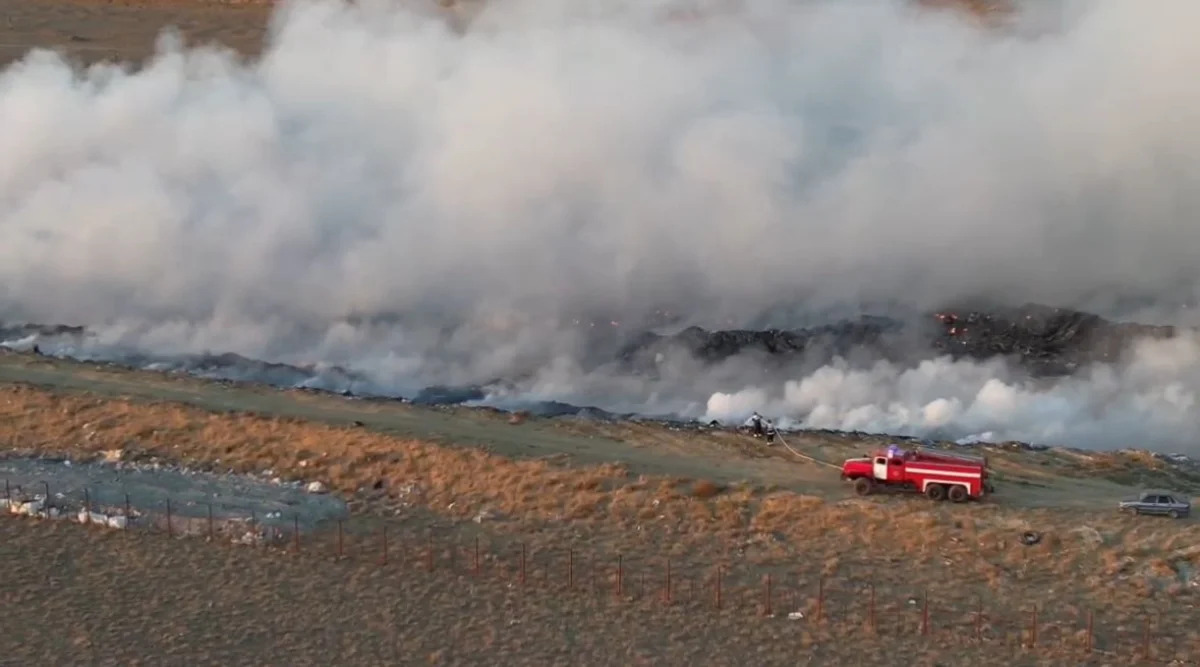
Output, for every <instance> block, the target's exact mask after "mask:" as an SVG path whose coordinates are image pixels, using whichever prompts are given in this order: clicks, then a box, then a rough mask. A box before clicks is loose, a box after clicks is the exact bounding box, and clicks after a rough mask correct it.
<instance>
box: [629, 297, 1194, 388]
mask: <svg viewBox="0 0 1200 667" xmlns="http://www.w3.org/2000/svg"><path fill="white" fill-rule="evenodd" d="M923 317H924V318H925V319H924V322H918V323H917V324H915V325H914V323H913V322H912V321H901V320H894V319H891V318H884V317H870V316H868V317H862V318H859V319H856V320H846V321H842V322H838V323H834V324H830V325H826V326H821V327H812V328H807V329H791V330H780V329H771V330H767V331H752V330H727V331H708V330H705V329H701V328H699V327H691V328H688V329H685V330H684V331H682V332H680V333H677V334H674V335H671V336H663V335H658V334H653V333H647V334H643V335H641V336H638V337H637V338H635V339H633V340H632V341H631V342H630V344H629V345H627V346H626V348H625V349H624V350H622V351H621V353H620V358H621V360H622V361H623V362H625V363H628V364H631V365H634V366H635V367H637V366H639V365H641V364H650V365H652V363H651V362H648V360H652V359H653V358H654V357H655V356H656V355H657V354H659V353H661V352H663V351H664V350H666V349H668V348H675V349H683V350H685V351H686V352H688V353H689V354H690V355H691V356H692V357H694V358H697V359H700V360H703V361H705V362H709V363H716V362H720V361H723V360H725V359H728V358H730V357H733V356H735V355H739V354H742V353H754V354H759V355H764V356H770V357H776V358H782V357H800V356H801V355H804V356H805V357H806V358H808V359H812V358H813V357H823V358H826V359H832V358H833V357H834V356H848V355H849V354H851V353H859V354H860V355H861V354H862V353H864V352H865V353H866V354H867V355H868V356H871V357H875V358H882V359H889V360H903V359H908V360H912V357H913V356H914V355H916V356H917V357H925V358H928V357H931V356H935V355H944V354H949V355H951V356H953V357H955V358H971V359H981V360H982V359H989V358H992V357H997V356H1000V357H1007V358H1009V359H1010V360H1012V361H1015V362H1017V363H1018V364H1020V365H1022V366H1024V367H1025V368H1026V369H1027V370H1028V371H1030V372H1031V373H1033V374H1035V375H1063V374H1069V373H1070V372H1072V371H1073V370H1074V369H1075V368H1077V367H1079V366H1081V365H1086V364H1088V363H1092V362H1113V361H1117V360H1118V359H1119V358H1120V356H1121V354H1122V352H1123V351H1124V350H1125V349H1127V348H1128V347H1129V346H1130V344H1131V343H1132V342H1133V341H1134V340H1136V339H1138V338H1144V337H1156V338H1168V337H1170V336H1172V335H1174V334H1175V329H1174V327H1165V326H1149V325H1141V324H1126V323H1117V322H1111V321H1108V320H1105V319H1104V318H1102V317H1100V316H1098V315H1094V314H1091V313H1085V312H1081V311H1076V310H1070V309H1066V308H1053V307H1049V306H1040V305H1034V304H1029V305H1024V306H1020V307H1016V308H1006V309H990V310H982V309H948V310H942V311H938V312H935V313H929V314H928V315H926V316H923ZM929 322H932V323H933V326H932V327H930V326H928V323H929Z"/></svg>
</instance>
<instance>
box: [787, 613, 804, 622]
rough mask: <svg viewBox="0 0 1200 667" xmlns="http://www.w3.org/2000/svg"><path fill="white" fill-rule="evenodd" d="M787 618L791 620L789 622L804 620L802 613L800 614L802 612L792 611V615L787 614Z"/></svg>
mask: <svg viewBox="0 0 1200 667" xmlns="http://www.w3.org/2000/svg"><path fill="white" fill-rule="evenodd" d="M788 618H789V619H791V620H793V621H800V620H803V619H804V612H802V611H793V612H792V613H790V614H788Z"/></svg>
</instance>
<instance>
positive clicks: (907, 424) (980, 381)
mask: <svg viewBox="0 0 1200 667" xmlns="http://www.w3.org/2000/svg"><path fill="white" fill-rule="evenodd" d="M775 389H776V391H773V392H771V391H768V390H765V389H760V388H748V389H744V390H742V391H739V392H735V393H716V394H714V395H713V396H712V398H710V399H709V401H708V406H707V414H706V418H707V419H717V420H721V421H733V420H739V419H744V418H745V417H746V416H748V415H749V414H750V413H751V412H752V411H758V412H762V413H764V414H776V415H782V416H784V417H785V419H788V420H792V421H795V420H799V421H800V422H801V424H802V425H803V426H805V427H808V428H818V429H833V430H843V431H866V432H871V433H891V434H896V435H910V436H918V437H927V436H931V435H934V436H941V437H949V438H955V439H967V440H982V441H989V442H1002V441H1008V440H1017V441H1022V442H1034V443H1043V444H1058V445H1068V446H1079V447H1095V448H1102V447H1109V448H1120V447H1136V448H1147V447H1150V448H1158V449H1162V448H1169V449H1174V450H1178V451H1189V450H1190V451H1193V452H1194V451H1196V439H1195V438H1196V434H1197V433H1200V414H1198V412H1197V408H1198V407H1200V406H1198V405H1197V395H1198V394H1200V338H1197V337H1196V336H1195V335H1190V334H1189V335H1184V336H1180V337H1178V338H1174V339H1170V340H1164V341H1143V342H1141V343H1139V344H1138V345H1137V346H1136V349H1135V350H1134V351H1133V353H1132V354H1131V355H1130V359H1129V361H1128V362H1127V363H1123V364H1120V365H1119V366H1117V365H1113V366H1110V365H1100V366H1095V367H1092V368H1089V369H1086V370H1085V371H1083V372H1081V373H1080V374H1079V375H1078V376H1076V377H1073V378H1070V379H1068V380H1061V381H1056V382H1053V383H1048V382H1042V383H1037V382H1033V381H1029V380H1023V379H1019V378H1017V377H1013V376H1012V375H1010V373H1009V372H1008V369H1006V368H1005V367H1004V365H1003V364H1002V363H999V362H993V363H985V364H976V363H970V362H966V361H959V362H954V361H952V360H950V359H949V358H948V357H944V358H941V359H934V360H929V361H925V362H923V363H921V364H919V365H917V366H915V367H909V368H901V367H897V366H894V365H892V364H888V363H879V364H876V365H875V366H874V367H871V368H868V369H852V368H848V367H847V366H846V365H845V364H842V363H835V364H831V365H829V366H825V367H823V368H821V369H820V370H818V371H816V372H815V373H813V374H811V375H809V376H807V377H804V378H802V379H799V380H795V381H788V382H786V383H785V384H784V385H783V386H782V388H775ZM785 425H786V422H785Z"/></svg>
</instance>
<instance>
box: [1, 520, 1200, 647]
mask: <svg viewBox="0 0 1200 667" xmlns="http://www.w3.org/2000/svg"><path fill="white" fill-rule="evenodd" d="M169 539H170V538H167V537H165V536H163V535H150V534H145V533H137V532H129V533H122V532H106V531H102V530H99V529H97V530H92V529H87V528H84V527H79V526H66V525H62V524H47V523H38V522H32V521H26V520H20V519H5V520H2V521H0V557H3V558H4V561H5V563H6V567H5V568H4V569H2V570H0V591H3V606H4V608H5V610H6V611H7V612H8V613H6V615H5V617H6V624H5V632H3V633H0V655H3V656H4V660H5V664H55V665H74V664H91V665H122V666H123V665H156V666H159V665H162V666H170V665H187V666H188V667H191V666H194V665H229V666H232V665H288V666H296V667H302V666H304V665H329V664H345V665H349V664H353V665H418V664H420V665H656V664H664V665H665V664H671V665H680V664H689V665H691V664H695V665H736V664H746V663H747V661H750V662H751V663H752V664H756V665H797V664H799V665H829V664H838V665H894V664H896V660H897V656H898V655H903V656H904V662H905V664H913V665H930V666H932V665H947V664H973V665H984V666H987V665H996V666H1001V665H1064V664H1074V665H1102V664H1129V663H1132V662H1135V661H1136V657H1137V650H1138V649H1137V643H1136V642H1134V643H1132V644H1125V645H1124V646H1122V647H1110V648H1118V649H1121V650H1123V653H1120V654H1113V653H1094V654H1093V655H1092V657H1091V658H1090V659H1089V658H1085V657H1084V654H1083V650H1082V647H1083V646H1084V644H1083V642H1082V637H1083V635H1082V633H1078V634H1073V635H1072V636H1070V637H1067V638H1064V637H1062V636H1055V635H1049V636H1048V635H1047V634H1043V635H1042V636H1041V638H1040V639H1039V640H1038V641H1039V643H1038V644H1037V645H1034V646H1027V647H1026V648H1021V646H1020V644H1019V642H1021V641H1025V642H1026V643H1029V642H1030V641H1032V639H1031V637H1029V636H1028V635H1026V638H1025V639H1024V640H1022V639H1020V637H1019V636H1018V634H1019V632H1017V633H1013V634H1012V635H1011V636H1010V637H1008V638H1007V639H1000V638H993V639H987V640H985V641H983V642H975V641H974V640H973V639H969V636H970V635H969V633H966V632H965V631H963V630H962V629H961V628H959V629H958V631H951V630H949V629H946V628H938V629H936V630H934V631H932V632H933V634H931V635H930V636H923V635H922V634H921V633H920V632H919V630H918V629H917V627H916V626H914V625H913V624H912V623H911V620H912V617H913V614H911V613H910V614H909V619H908V620H909V621H910V622H909V623H902V624H901V625H899V626H896V627H884V626H883V624H882V622H881V624H880V627H879V630H878V633H879V634H876V633H875V632H873V631H872V630H870V629H869V628H867V627H864V626H863V625H862V624H861V623H860V622H855V621H837V620H836V619H830V620H827V621H826V622H824V623H816V622H814V621H813V620H812V619H808V620H793V619H788V618H786V617H782V616H775V617H759V616H755V615H753V614H749V613H745V612H744V611H743V612H738V611H735V610H731V609H726V610H725V611H722V612H716V611H712V610H707V611H705V610H701V609H699V608H698V607H697V605H688V604H686V603H683V602H679V603H677V604H675V605H673V606H672V607H670V608H666V607H664V606H663V605H662V603H661V602H659V601H657V600H653V599H645V600H641V601H637V600H634V599H630V600H627V601H624V602H621V601H617V600H616V599H612V598H608V597H607V596H593V595H590V594H588V593H587V592H585V591H575V592H570V593H564V592H563V591H562V590H560V589H550V588H538V586H539V584H537V583H536V582H531V583H530V584H529V585H528V586H527V587H524V588H522V587H520V586H514V585H500V584H498V583H496V582H494V581H490V580H486V579H485V580H480V579H479V578H475V577H472V576H469V575H466V574H463V573H461V572H454V571H448V570H441V569H437V570H435V571H434V572H432V573H428V572H425V571H424V570H423V569H421V568H420V567H415V566H413V565H411V564H410V565H405V564H402V563H393V564H391V565H390V566H387V567H383V566H379V565H378V564H377V563H371V564H368V563H364V562H362V561H355V560H344V561H334V560H332V559H321V558H319V557H317V556H311V555H309V556H306V555H303V554H301V555H293V554H287V553H283V552H279V551H267V552H261V551H254V550H249V549H245V548H233V547H226V546H221V545H217V544H210V543H206V542H204V541H201V540H179V539H176V540H171V541H169ZM892 613H893V614H894V612H892ZM889 618H891V619H893V622H896V621H895V620H894V617H893V616H891V615H888V614H887V613H885V612H881V621H882V620H883V619H889ZM1159 655H1160V656H1162V657H1164V658H1165V654H1162V653H1160V654H1159ZM1176 664H1184V663H1176Z"/></svg>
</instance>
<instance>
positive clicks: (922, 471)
mask: <svg viewBox="0 0 1200 667" xmlns="http://www.w3.org/2000/svg"><path fill="white" fill-rule="evenodd" d="M842 479H844V480H850V481H852V482H854V491H855V492H856V493H858V495H860V496H866V495H870V494H872V493H874V492H875V491H876V490H879V489H880V488H896V489H905V490H910V491H917V492H919V493H923V494H925V495H926V496H927V497H928V498H929V499H930V500H946V499H949V500H950V501H951V502H955V503H962V502H966V501H967V500H979V499H981V498H983V496H984V494H986V493H993V489H992V485H991V483H990V481H989V480H988V469H987V458H986V457H975V456H965V455H958V454H950V453H943V452H934V451H930V450H927V449H918V450H915V451H913V450H904V449H900V448H897V447H891V448H889V449H887V450H883V451H879V452H876V453H875V455H874V456H868V457H863V458H854V459H847V460H846V462H845V463H843V464H842Z"/></svg>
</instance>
